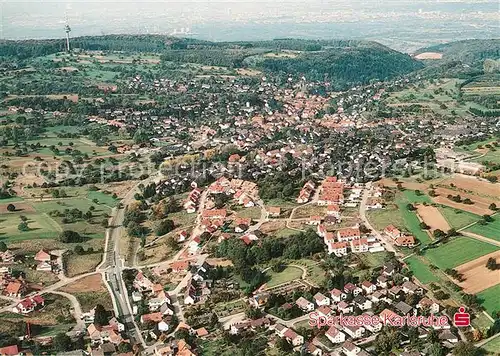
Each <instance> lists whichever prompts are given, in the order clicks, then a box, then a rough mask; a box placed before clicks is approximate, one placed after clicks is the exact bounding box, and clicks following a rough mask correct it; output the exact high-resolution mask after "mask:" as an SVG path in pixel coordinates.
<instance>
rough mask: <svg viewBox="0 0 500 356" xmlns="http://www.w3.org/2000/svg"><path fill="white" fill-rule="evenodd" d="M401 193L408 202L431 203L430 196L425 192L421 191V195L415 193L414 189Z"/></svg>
mask: <svg viewBox="0 0 500 356" xmlns="http://www.w3.org/2000/svg"><path fill="white" fill-rule="evenodd" d="M403 195H404V196H405V198H406V200H408V202H410V203H427V204H432V200H431V198H429V197H428V196H427V195H426V194H424V193H423V192H422V194H421V195H417V194H415V191H414V190H405V191H404V192H403Z"/></svg>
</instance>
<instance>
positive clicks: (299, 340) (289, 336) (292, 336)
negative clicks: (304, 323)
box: [283, 328, 304, 346]
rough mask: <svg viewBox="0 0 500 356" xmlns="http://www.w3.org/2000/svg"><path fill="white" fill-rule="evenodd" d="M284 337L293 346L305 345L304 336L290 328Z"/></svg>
mask: <svg viewBox="0 0 500 356" xmlns="http://www.w3.org/2000/svg"><path fill="white" fill-rule="evenodd" d="M283 336H284V337H285V339H286V340H287V341H288V342H289V343H291V344H292V345H293V346H300V345H302V344H303V343H304V337H303V336H302V335H299V334H297V333H296V332H295V331H294V330H292V329H290V328H289V329H287V330H286V331H285V333H284V334H283Z"/></svg>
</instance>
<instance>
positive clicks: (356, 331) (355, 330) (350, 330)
mask: <svg viewBox="0 0 500 356" xmlns="http://www.w3.org/2000/svg"><path fill="white" fill-rule="evenodd" d="M365 330H366V329H365V328H364V327H362V326H350V325H346V326H344V331H345V332H346V333H347V334H349V336H351V337H352V338H353V339H359V338H360V337H363V334H364V333H365Z"/></svg>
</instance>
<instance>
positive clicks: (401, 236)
mask: <svg viewBox="0 0 500 356" xmlns="http://www.w3.org/2000/svg"><path fill="white" fill-rule="evenodd" d="M384 233H385V234H386V235H387V236H389V237H390V238H391V239H392V240H393V241H394V244H395V245H396V246H404V247H413V246H415V238H414V237H413V236H412V235H407V234H405V233H403V232H402V231H400V230H399V229H398V228H396V227H395V226H394V225H388V226H387V227H386V228H385V229H384Z"/></svg>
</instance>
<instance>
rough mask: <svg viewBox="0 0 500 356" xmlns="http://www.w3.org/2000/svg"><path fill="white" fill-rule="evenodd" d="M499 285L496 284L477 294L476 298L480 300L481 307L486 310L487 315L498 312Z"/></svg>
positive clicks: (499, 300) (499, 305) (499, 299)
mask: <svg viewBox="0 0 500 356" xmlns="http://www.w3.org/2000/svg"><path fill="white" fill-rule="evenodd" d="M499 295H500V284H497V285H496V286H494V287H491V288H488V289H486V290H484V291H482V292H481V293H478V294H477V296H478V297H479V299H480V300H482V302H481V305H482V306H483V307H484V308H485V309H486V312H488V314H490V315H492V316H493V314H494V312H498V311H500V298H498V296H499Z"/></svg>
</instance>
